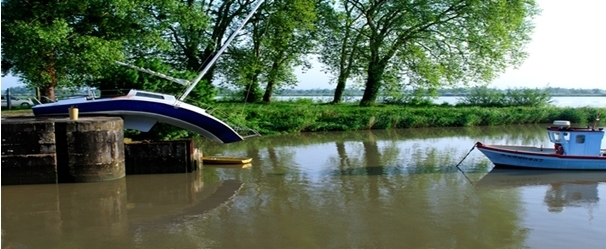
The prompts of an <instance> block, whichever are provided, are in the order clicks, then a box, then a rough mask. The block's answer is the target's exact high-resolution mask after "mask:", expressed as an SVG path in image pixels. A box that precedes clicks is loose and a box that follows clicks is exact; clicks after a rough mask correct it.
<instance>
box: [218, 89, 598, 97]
mask: <svg viewBox="0 0 606 249" xmlns="http://www.w3.org/2000/svg"><path fill="white" fill-rule="evenodd" d="M480 88H483V87H471V88H444V89H438V90H436V92H435V95H427V96H428V97H434V96H468V95H470V94H471V93H472V92H474V91H476V90H477V89H480ZM520 89H527V88H520ZM488 90H490V91H491V92H496V93H507V92H509V91H511V90H516V89H497V88H489V89H488ZM534 90H540V91H542V92H546V93H548V94H549V95H551V96H606V89H598V88H594V89H580V88H561V87H547V88H542V89H534ZM334 92H335V90H334V89H330V88H325V89H319V88H318V89H282V90H279V91H277V92H276V95H280V96H333V95H334ZM218 93H219V94H220V95H232V94H236V93H237V91H235V90H230V89H227V88H219V92H218ZM363 94H364V90H361V89H345V90H344V93H343V95H344V96H362V95H363Z"/></svg>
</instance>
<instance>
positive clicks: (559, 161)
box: [476, 143, 606, 170]
mask: <svg viewBox="0 0 606 249" xmlns="http://www.w3.org/2000/svg"><path fill="white" fill-rule="evenodd" d="M476 147H477V148H478V149H479V150H480V151H481V152H482V153H483V154H484V155H485V156H486V157H487V158H488V159H489V160H490V161H491V162H492V163H493V164H494V165H495V167H499V168H503V167H510V168H533V169H560V170H606V157H604V156H566V155H558V154H556V153H555V151H554V153H551V151H553V150H545V151H544V152H540V151H541V150H542V149H541V148H536V147H522V146H502V145H499V146H491V145H483V144H481V143H477V144H476Z"/></svg>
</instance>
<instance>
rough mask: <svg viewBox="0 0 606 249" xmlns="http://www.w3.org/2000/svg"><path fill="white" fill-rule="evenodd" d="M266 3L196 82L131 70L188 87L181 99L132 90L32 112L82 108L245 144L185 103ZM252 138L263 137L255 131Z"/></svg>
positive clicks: (133, 124)
mask: <svg viewBox="0 0 606 249" xmlns="http://www.w3.org/2000/svg"><path fill="white" fill-rule="evenodd" d="M261 3H263V0H259V2H258V3H257V4H256V5H255V6H254V7H253V9H252V11H251V12H250V13H249V14H248V16H246V18H245V19H244V21H243V22H242V24H241V25H240V26H239V27H238V28H237V29H236V30H235V31H234V33H233V34H232V35H231V36H230V37H229V39H228V40H227V41H226V42H225V44H224V45H223V46H222V47H221V49H219V51H218V52H217V54H216V55H215V56H214V57H213V58H212V60H211V61H210V62H209V63H208V64H207V65H206V67H205V68H204V69H203V70H202V71H201V72H200V74H198V76H197V77H196V78H195V79H194V80H193V81H192V82H189V81H187V80H182V79H176V78H172V77H170V76H166V75H163V74H160V73H155V72H153V71H150V70H147V69H143V68H138V67H135V66H130V65H128V64H125V63H121V62H119V64H121V65H126V66H129V67H131V68H135V69H137V70H140V71H143V72H146V73H150V74H153V75H156V76H159V77H162V78H164V79H167V80H170V81H173V82H176V83H179V84H183V85H186V86H188V87H187V89H186V90H185V92H184V93H183V94H182V95H181V96H180V97H179V99H177V98H176V97H175V96H172V95H168V94H161V93H154V92H147V91H140V90H135V89H133V90H130V92H129V93H128V94H127V95H124V96H118V97H113V98H95V97H94V96H89V97H86V98H76V99H67V100H61V101H57V102H53V103H45V104H39V105H35V106H34V107H33V108H32V110H33V112H34V115H35V116H68V115H69V113H68V109H69V108H70V107H78V109H79V112H80V115H110V116H121V117H122V118H123V119H124V128H126V129H135V130H139V131H142V132H147V131H149V130H150V129H151V127H152V126H153V125H154V124H155V123H156V122H162V123H168V124H171V125H174V126H177V127H180V128H183V129H186V130H190V131H193V132H196V133H198V134H200V135H202V136H204V137H207V138H209V139H211V140H213V141H217V142H221V143H231V142H237V141H242V140H243V139H244V138H245V137H247V136H242V135H240V134H239V133H238V132H237V131H236V130H234V129H233V128H232V127H230V126H229V125H228V124H226V123H225V122H223V121H221V120H219V119H218V118H216V117H213V116H212V115H210V114H208V113H207V112H206V111H205V110H204V109H202V108H199V107H197V106H193V105H190V104H187V103H185V102H183V101H184V100H185V98H186V97H187V95H188V94H189V93H190V92H191V91H192V90H193V89H194V87H195V86H196V84H198V82H200V80H201V79H202V77H203V76H204V75H205V74H206V72H208V70H209V69H210V67H211V66H212V65H213V64H214V63H215V62H216V60H217V59H218V58H219V56H220V55H221V54H222V53H223V51H225V49H226V48H227V46H228V45H229V43H231V41H232V40H233V39H234V37H235V36H236V34H237V33H238V32H239V31H240V30H241V29H242V28H243V27H244V25H245V24H246V22H247V21H248V20H249V19H250V18H251V17H252V15H253V14H254V13H255V12H256V11H257V9H258V8H259V6H261ZM250 131H252V132H253V134H252V136H258V135H259V134H258V133H256V132H255V131H253V130H250Z"/></svg>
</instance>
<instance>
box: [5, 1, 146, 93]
mask: <svg viewBox="0 0 606 249" xmlns="http://www.w3.org/2000/svg"><path fill="white" fill-rule="evenodd" d="M133 9H136V6H134V5H133V2H131V1H126V0H111V1H105V0H103V1H101V0H85V1H67V2H65V1H17V0H7V1H2V30H3V32H2V47H3V49H2V64H3V66H2V68H3V74H7V73H12V74H13V75H15V76H18V77H20V78H21V80H22V81H23V82H25V83H26V84H27V85H28V86H30V87H41V88H43V89H44V91H43V95H45V96H46V97H48V98H49V99H54V92H53V90H54V88H55V87H57V86H59V87H73V86H83V85H86V84H87V83H88V82H89V81H90V80H92V79H94V78H96V77H98V76H99V75H101V74H102V73H103V72H104V71H105V70H106V69H107V68H108V66H111V65H112V64H113V62H114V61H115V60H119V59H121V58H122V57H123V54H122V45H123V43H124V41H125V39H127V38H128V37H131V36H132V35H133V34H134V32H135V31H134V29H132V28H131V27H135V26H136V25H134V23H135V20H137V16H136V15H137V12H136V11H133ZM131 24H132V25H131Z"/></svg>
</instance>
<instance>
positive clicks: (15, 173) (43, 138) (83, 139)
mask: <svg viewBox="0 0 606 249" xmlns="http://www.w3.org/2000/svg"><path fill="white" fill-rule="evenodd" d="M123 132H124V125H123V121H122V119H121V118H119V117H89V118H81V119H79V120H70V119H68V118H52V119H40V118H38V119H37V118H35V117H14V118H3V119H2V185H11V184H34V183H60V182H91V181H108V180H115V179H119V178H122V177H124V176H125V170H124V143H123V140H124V137H123V136H124V135H123V134H124V133H123Z"/></svg>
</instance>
